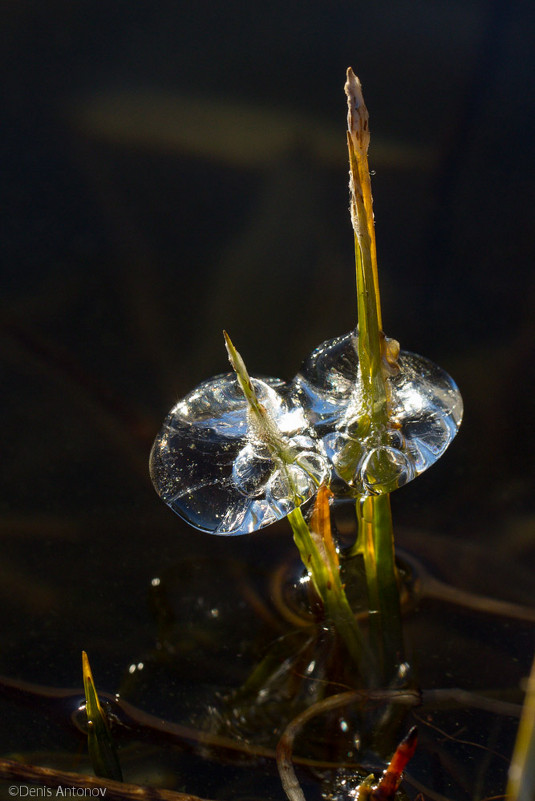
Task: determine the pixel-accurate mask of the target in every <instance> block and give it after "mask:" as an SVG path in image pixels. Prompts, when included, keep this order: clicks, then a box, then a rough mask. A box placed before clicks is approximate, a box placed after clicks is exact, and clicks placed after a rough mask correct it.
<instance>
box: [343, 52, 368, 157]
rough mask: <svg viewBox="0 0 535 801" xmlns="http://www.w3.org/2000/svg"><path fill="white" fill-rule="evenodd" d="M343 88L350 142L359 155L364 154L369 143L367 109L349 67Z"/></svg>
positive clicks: (357, 82)
mask: <svg viewBox="0 0 535 801" xmlns="http://www.w3.org/2000/svg"><path fill="white" fill-rule="evenodd" d="M344 90H345V93H346V95H347V129H348V131H349V135H350V137H351V142H352V144H353V147H354V148H355V151H356V152H357V153H358V154H359V155H366V154H367V152H368V147H369V144H370V127H369V115H368V109H367V108H366V105H365V103H364V98H363V96H362V86H361V84H360V81H359V79H358V78H357V76H356V75H355V73H354V72H353V70H352V69H351V67H348V70H347V81H346V84H345V86H344Z"/></svg>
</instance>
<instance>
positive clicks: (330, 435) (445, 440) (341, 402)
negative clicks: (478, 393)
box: [293, 332, 463, 495]
mask: <svg viewBox="0 0 535 801" xmlns="http://www.w3.org/2000/svg"><path fill="white" fill-rule="evenodd" d="M398 365H399V369H389V370H388V373H389V374H388V375H387V377H386V379H385V380H386V387H387V399H388V412H389V413H388V423H387V425H383V426H382V427H380V428H378V427H377V426H375V427H374V425H373V414H372V413H370V409H369V401H367V400H366V398H364V397H363V392H362V384H361V379H360V371H359V361H358V355H357V334H356V332H351V333H349V334H346V335H345V336H341V337H337V338H336V339H330V340H327V341H326V342H324V343H323V344H322V345H320V346H319V347H318V348H316V350H314V351H313V352H312V354H311V355H310V356H309V357H308V359H307V360H306V361H305V362H304V364H303V366H302V368H301V371H300V372H299V373H298V374H297V376H296V377H295V378H294V381H293V393H294V396H295V398H296V400H297V401H298V402H299V403H300V404H301V405H302V406H303V407H304V409H305V412H306V414H307V416H308V418H309V420H310V422H311V424H312V426H313V428H314V430H315V431H316V434H317V435H318V437H319V439H320V440H321V442H322V443H323V446H324V449H325V452H326V454H327V456H328V458H329V459H330V461H331V462H332V464H333V466H334V468H335V470H336V473H337V475H338V477H339V478H341V479H342V482H343V484H342V486H344V485H345V492H348V493H350V494H354V495H381V494H383V493H385V492H391V491H392V490H394V489H396V488H397V487H401V486H403V485H404V484H406V483H407V482H409V481H411V480H412V479H413V478H415V477H416V476H418V475H420V473H423V471H424V470H427V468H428V467H430V466H431V465H432V464H434V463H435V462H436V461H437V460H438V459H439V458H440V457H441V456H442V454H443V453H444V451H445V450H446V448H447V447H448V445H449V444H450V442H451V441H452V439H453V438H454V436H455V435H456V433H457V431H458V429H459V426H460V424H461V420H462V414H463V403H462V398H461V395H460V392H459V390H458V388H457V385H456V384H455V382H454V381H453V379H452V378H450V376H449V375H448V374H447V373H446V372H445V371H444V370H442V369H441V368H440V367H437V365H435V364H433V362H431V361H429V359H426V358H424V357H423V356H418V355H417V354H415V353H408V352H406V351H401V353H400V355H399V359H398ZM343 491H344V490H343Z"/></svg>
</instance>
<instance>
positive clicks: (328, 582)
mask: <svg viewBox="0 0 535 801" xmlns="http://www.w3.org/2000/svg"><path fill="white" fill-rule="evenodd" d="M288 520H289V521H290V525H291V526H292V531H293V536H294V542H295V544H296V545H297V548H298V550H299V554H300V556H301V560H302V562H303V564H304V565H305V567H306V568H307V570H308V572H309V575H310V578H311V580H312V583H313V584H314V588H315V590H316V592H317V594H318V596H319V598H320V599H321V601H322V603H323V607H324V610H325V614H326V616H327V618H328V619H329V620H330V621H331V622H332V624H333V625H334V628H335V630H336V631H337V633H338V635H339V636H340V637H341V639H342V641H343V642H344V644H345V646H346V648H347V650H348V653H349V655H350V657H351V659H352V661H353V662H354V664H355V666H356V667H357V670H358V672H359V675H360V677H361V679H363V680H367V678H368V676H370V675H371V667H372V665H371V660H370V654H369V650H368V647H367V645H366V643H365V641H364V638H363V636H362V632H361V630H360V628H359V625H358V623H357V620H356V618H355V615H354V613H353V610H352V609H351V607H350V605H349V601H348V600H347V596H346V593H345V590H344V586H343V584H342V581H341V578H340V565H339V562H338V554H337V553H336V550H335V547H334V542H333V539H332V534H331V526H330V509H329V501H328V490H327V488H326V487H322V488H321V489H320V491H319V492H318V497H317V500H316V506H315V510H314V514H313V515H312V519H311V521H310V525H307V523H306V521H305V519H304V517H303V513H302V512H301V509H300V508H299V507H298V508H297V509H295V510H294V511H293V512H291V513H290V514H289V515H288Z"/></svg>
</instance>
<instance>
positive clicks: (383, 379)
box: [345, 68, 403, 678]
mask: <svg viewBox="0 0 535 801" xmlns="http://www.w3.org/2000/svg"><path fill="white" fill-rule="evenodd" d="M345 91H346V95H347V100H348V136H347V143H348V150H349V175H350V182H349V188H350V196H351V221H352V224H353V230H354V233H355V264H356V283H357V308H358V321H359V329H358V343H357V349H358V358H359V369H360V380H361V382H362V396H363V410H362V417H363V419H362V420H361V421H360V424H359V429H360V431H361V432H362V433H363V434H366V433H370V434H372V435H375V436H378V437H379V438H381V437H382V436H384V435H385V434H386V432H387V428H388V422H389V403H388V394H389V393H388V383H387V373H386V370H385V367H384V362H385V361H389V360H390V359H389V354H388V353H387V345H386V340H385V337H384V334H383V332H382V322H381V303H380V297H379V281H378V272H377V252H376V245H375V228H374V221H373V209H372V194H371V181H370V171H369V167H368V146H369V142H370V131H369V118H368V111H367V109H366V106H365V105H364V99H363V97H362V89H361V85H360V81H359V79H358V78H357V77H356V76H355V75H354V73H353V71H352V69H351V68H349V69H348V71H347V83H346V86H345ZM357 519H358V523H359V532H358V539H357V543H356V550H357V551H360V552H361V553H362V554H363V557H364V565H365V571H366V582H367V587H368V600H369V606H370V613H371V614H370V635H371V641H372V643H373V644H376V645H379V644H380V648H379V650H380V664H381V666H382V670H381V673H382V676H383V678H389V677H391V676H392V675H393V673H394V671H395V668H396V665H397V664H398V663H399V661H400V660H401V658H402V651H403V641H402V632H401V613H400V605H399V591H398V585H397V576H396V566H395V559H394V537H393V530H392V516H391V513H390V498H389V495H388V494H384V495H377V496H365V497H363V498H360V499H359V500H358V501H357Z"/></svg>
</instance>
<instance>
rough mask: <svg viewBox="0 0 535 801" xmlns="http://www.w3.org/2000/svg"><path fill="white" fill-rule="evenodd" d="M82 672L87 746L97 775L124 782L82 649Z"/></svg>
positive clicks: (86, 658) (89, 668)
mask: <svg viewBox="0 0 535 801" xmlns="http://www.w3.org/2000/svg"><path fill="white" fill-rule="evenodd" d="M82 672H83V679H84V693H85V704H86V715H87V746H88V749H89V756H90V757H91V763H92V765H93V770H94V771H95V776H100V777H101V778H102V779H115V781H119V782H122V780H123V774H122V771H121V766H120V764H119V759H118V757H117V752H116V750H115V745H114V743H113V739H112V736H111V733H110V729H109V726H108V720H107V718H106V713H105V712H104V710H103V709H102V706H101V704H100V701H99V698H98V695H97V691H96V689H95V682H94V681H93V674H92V673H91V666H90V664H89V659H88V657H87V654H86V652H85V651H82Z"/></svg>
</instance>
